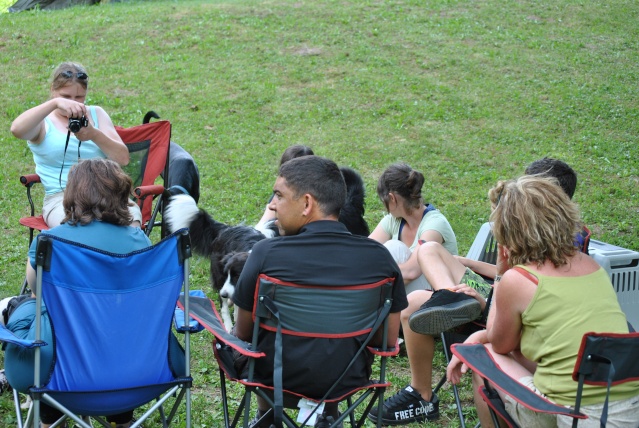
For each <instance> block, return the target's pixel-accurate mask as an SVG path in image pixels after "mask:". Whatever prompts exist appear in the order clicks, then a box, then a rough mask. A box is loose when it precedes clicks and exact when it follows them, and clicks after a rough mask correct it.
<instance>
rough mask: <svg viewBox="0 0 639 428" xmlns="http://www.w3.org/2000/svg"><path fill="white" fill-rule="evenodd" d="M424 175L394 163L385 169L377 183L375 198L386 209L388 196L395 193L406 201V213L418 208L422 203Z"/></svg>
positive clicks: (404, 165) (405, 165) (406, 166)
mask: <svg viewBox="0 0 639 428" xmlns="http://www.w3.org/2000/svg"><path fill="white" fill-rule="evenodd" d="M423 186H424V175H423V174H422V173H421V172H419V171H415V170H414V169H413V168H411V167H410V166H409V165H407V164H405V163H395V164H392V165H391V166H389V167H388V168H386V170H385V171H384V172H383V173H382V175H381V176H380V177H379V180H378V181H377V196H379V199H381V201H382V202H383V203H384V206H385V207H386V209H388V194H389V193H390V192H395V193H397V194H398V195H400V196H401V197H402V198H404V200H405V201H406V205H407V206H406V207H404V208H406V209H407V210H408V211H411V210H412V209H415V208H419V207H420V205H421V204H422V202H423V198H422V187H423Z"/></svg>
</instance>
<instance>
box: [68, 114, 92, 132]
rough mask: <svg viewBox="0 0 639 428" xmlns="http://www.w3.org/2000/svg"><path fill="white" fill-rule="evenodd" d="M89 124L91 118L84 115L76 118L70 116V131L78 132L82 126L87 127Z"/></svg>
mask: <svg viewBox="0 0 639 428" xmlns="http://www.w3.org/2000/svg"><path fill="white" fill-rule="evenodd" d="M87 126H89V120H88V119H87V118H86V117H84V116H82V117H81V118H79V119H76V118H75V117H70V118H69V131H71V132H73V133H76V132H78V131H79V130H80V129H82V128H86V127H87Z"/></svg>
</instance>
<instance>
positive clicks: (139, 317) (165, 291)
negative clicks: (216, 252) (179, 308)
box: [38, 236, 184, 392]
mask: <svg viewBox="0 0 639 428" xmlns="http://www.w3.org/2000/svg"><path fill="white" fill-rule="evenodd" d="M42 241H43V240H42V239H40V237H39V246H38V252H39V251H40V244H41V243H42ZM47 241H50V242H51V250H50V254H49V258H48V259H47V265H48V266H47V267H48V269H47V270H44V271H43V273H42V289H43V293H42V295H43V298H44V302H45V304H46V306H47V309H48V311H49V316H50V318H51V325H52V328H53V331H54V345H55V365H54V368H53V371H52V373H51V377H50V379H49V382H48V384H47V385H45V387H46V389H47V390H49V391H61V392H64V391H69V390H73V391H104V390H113V389H123V388H132V387H139V386H143V385H148V384H153V383H163V382H170V381H172V380H174V377H173V375H172V373H171V371H170V369H169V365H168V335H169V330H170V327H171V320H172V315H173V311H174V309H175V302H176V301H177V298H178V295H179V293H180V289H181V285H182V282H183V279H184V273H183V267H182V265H181V263H180V261H179V258H178V249H177V245H178V242H177V238H176V237H175V236H173V237H172V238H171V239H166V240H163V241H161V242H160V243H158V244H157V245H155V246H153V247H149V248H147V249H144V250H140V251H136V252H134V253H130V254H126V255H122V254H112V253H107V252H103V251H99V250H96V249H92V248H89V247H85V246H80V245H77V244H74V243H71V242H69V241H65V240H63V239H60V238H55V237H48V239H47ZM149 266H155V267H159V266H161V267H162V269H147V268H148V267H149Z"/></svg>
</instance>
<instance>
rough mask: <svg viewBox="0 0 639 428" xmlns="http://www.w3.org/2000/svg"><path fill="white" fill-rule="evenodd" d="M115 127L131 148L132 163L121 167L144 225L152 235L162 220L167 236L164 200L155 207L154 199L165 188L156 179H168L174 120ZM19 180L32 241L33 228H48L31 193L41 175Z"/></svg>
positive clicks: (22, 219)
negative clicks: (159, 216) (24, 191)
mask: <svg viewBox="0 0 639 428" xmlns="http://www.w3.org/2000/svg"><path fill="white" fill-rule="evenodd" d="M116 130H117V132H118V134H119V135H120V138H122V141H124V144H126V146H127V148H128V149H129V156H130V161H129V164H128V165H127V166H124V167H122V169H123V170H124V171H125V172H126V173H127V174H129V176H130V177H131V179H132V180H133V187H134V188H135V190H134V193H135V196H136V202H137V204H138V205H139V206H140V210H141V211H142V223H143V224H142V229H143V230H144V231H145V232H146V234H147V235H149V234H150V233H151V231H152V230H153V227H154V226H156V225H158V224H159V225H160V226H161V227H162V236H165V235H166V232H165V230H164V225H163V224H162V223H161V222H160V223H156V219H157V214H158V212H160V211H161V209H162V204H161V203H158V204H156V206H155V208H153V201H154V200H155V198H157V197H158V196H162V194H163V192H164V190H165V186H164V185H163V184H156V182H158V181H160V182H161V183H164V182H168V176H169V163H168V159H169V143H170V141H171V123H170V122H169V121H167V120H161V121H157V122H152V123H146V124H143V125H138V126H132V127H130V128H122V127H119V126H116ZM161 176H162V177H161ZM20 183H22V185H24V186H25V187H26V189H27V199H28V201H29V207H30V212H31V215H30V216H29V217H23V218H21V219H20V224H21V225H23V226H26V227H28V228H29V229H30V233H29V244H31V241H32V240H33V234H34V231H36V230H38V231H41V230H48V229H49V227H48V226H47V224H46V223H45V222H44V218H43V217H42V215H36V214H35V204H34V202H33V198H32V195H31V188H32V187H33V185H34V184H36V183H40V177H39V176H38V174H28V175H23V176H21V177H20ZM160 202H162V201H160Z"/></svg>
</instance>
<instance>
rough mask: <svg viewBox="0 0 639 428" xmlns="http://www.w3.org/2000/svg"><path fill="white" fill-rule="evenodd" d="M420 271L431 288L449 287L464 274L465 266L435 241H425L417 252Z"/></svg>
mask: <svg viewBox="0 0 639 428" xmlns="http://www.w3.org/2000/svg"><path fill="white" fill-rule="evenodd" d="M417 261H418V262H419V267H420V268H421V270H422V273H423V274H424V276H425V277H426V279H427V280H428V282H429V283H430V285H431V286H432V287H433V290H441V289H443V288H451V287H453V286H455V285H457V284H459V281H460V280H461V279H462V277H463V276H464V273H465V272H466V267H465V266H464V265H463V264H461V263H460V262H459V261H458V260H457V259H456V258H455V257H454V256H453V255H452V254H450V253H449V252H448V250H446V249H445V248H444V247H443V246H442V245H441V244H439V243H437V242H432V241H431V242H426V243H425V244H423V245H421V246H420V247H419V249H418V253H417Z"/></svg>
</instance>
